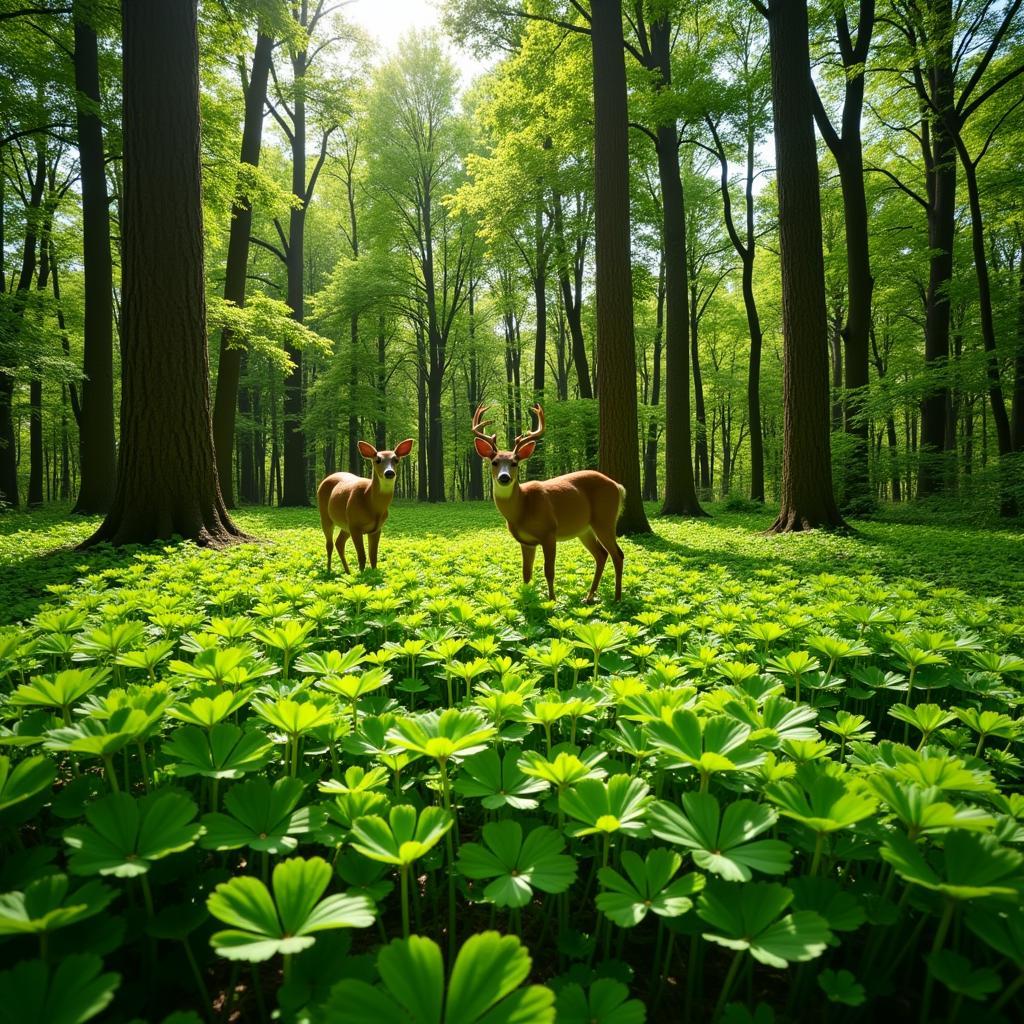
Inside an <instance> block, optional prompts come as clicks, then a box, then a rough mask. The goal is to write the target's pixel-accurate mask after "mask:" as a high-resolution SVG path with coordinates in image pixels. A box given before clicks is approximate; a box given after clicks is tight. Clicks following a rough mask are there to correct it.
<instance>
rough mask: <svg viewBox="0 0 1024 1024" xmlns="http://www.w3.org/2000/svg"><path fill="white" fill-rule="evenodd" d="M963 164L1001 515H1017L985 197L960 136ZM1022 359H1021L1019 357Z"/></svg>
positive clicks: (1011, 444)
mask: <svg viewBox="0 0 1024 1024" xmlns="http://www.w3.org/2000/svg"><path fill="white" fill-rule="evenodd" d="M956 142H957V149H958V151H959V154H960V162H961V164H962V165H963V168H964V178H965V179H966V182H967V196H968V199H969V201H970V207H971V242H972V245H973V247H974V271H975V274H976V276H977V278H978V307H979V310H980V312H981V338H982V343H983V344H984V346H985V354H986V356H987V358H986V360H985V374H986V377H987V378H988V397H989V402H990V403H991V406H992V421H993V422H994V423H995V426H996V443H997V444H998V446H999V463H1000V465H999V473H1000V491H1001V493H1000V496H999V511H1000V515H1003V516H1015V515H1016V514H1017V511H1018V508H1017V501H1016V500H1015V498H1014V491H1013V486H1012V483H1013V482H1012V479H1011V477H1012V472H1013V458H1012V456H1013V451H1014V446H1013V433H1012V428H1011V426H1010V418H1009V416H1008V415H1007V413H1006V402H1005V400H1004V399H1003V387H1002V383H1001V381H1000V358H999V353H998V351H997V348H996V325H995V318H994V317H993V315H992V285H991V283H990V281H989V275H988V253H987V252H986V251H985V225H984V222H983V221H982V217H981V197H980V195H979V193H978V176H977V170H976V165H975V164H974V163H972V162H971V158H970V156H969V155H968V153H967V149H966V147H965V146H964V144H963V141H962V139H960V137H959V136H957V138H956ZM1018 358H1020V357H1019V355H1018Z"/></svg>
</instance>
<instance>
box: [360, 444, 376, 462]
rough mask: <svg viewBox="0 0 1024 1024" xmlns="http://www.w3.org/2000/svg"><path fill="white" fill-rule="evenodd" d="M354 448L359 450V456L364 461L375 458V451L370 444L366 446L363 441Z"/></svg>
mask: <svg viewBox="0 0 1024 1024" xmlns="http://www.w3.org/2000/svg"><path fill="white" fill-rule="evenodd" d="M356 447H357V448H358V449H359V454H360V455H362V457H363V458H364V459H375V458H377V449H376V448H374V447H373V445H372V444H367V443H366V442H365V441H360V442H359V443H358V444H357V445H356Z"/></svg>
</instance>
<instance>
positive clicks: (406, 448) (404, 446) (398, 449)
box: [395, 437, 412, 459]
mask: <svg viewBox="0 0 1024 1024" xmlns="http://www.w3.org/2000/svg"><path fill="white" fill-rule="evenodd" d="M411 451H412V438H411V437H409V438H406V439H405V440H404V441H402V442H401V443H400V444H396V445H395V454H396V455H397V456H398V457H399V458H400V459H404V458H405V457H406V455H408V454H409V452H411Z"/></svg>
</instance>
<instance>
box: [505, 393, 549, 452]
mask: <svg viewBox="0 0 1024 1024" xmlns="http://www.w3.org/2000/svg"><path fill="white" fill-rule="evenodd" d="M533 414H534V415H535V416H536V417H537V429H536V430H528V431H527V432H526V433H525V434H520V435H519V436H518V437H517V438H516V443H515V444H514V445H513V446H512V447H513V449H514V450H515V451H519V446H520V445H522V444H525V443H526V442H527V441H539V440H540V439H541V438H542V437H543V436H544V410H543V409H542V408H541V407H540V402H538V403H537V404H536V405H535V406H533Z"/></svg>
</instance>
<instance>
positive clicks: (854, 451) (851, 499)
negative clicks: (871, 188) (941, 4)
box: [811, 0, 875, 508]
mask: <svg viewBox="0 0 1024 1024" xmlns="http://www.w3.org/2000/svg"><path fill="white" fill-rule="evenodd" d="M835 23H836V39H837V41H838V44H839V51H840V54H841V56H842V61H843V68H844V70H845V72H846V79H845V87H844V88H845V92H844V97H843V113H842V130H841V133H837V132H836V131H835V129H834V128H833V127H832V125H831V123H830V122H829V120H828V117H827V115H826V114H825V108H824V106H823V105H822V104H821V101H820V99H819V98H818V96H817V94H816V93H813V94H812V97H811V98H812V99H813V100H814V101H815V115H816V118H817V121H818V127H819V129H820V131H821V135H822V138H824V140H825V143H826V145H827V146H828V148H829V150H830V151H831V153H832V156H833V158H834V159H835V161H836V166H837V167H838V168H839V181H840V185H841V187H842V193H843V215H844V223H845V232H846V292H847V309H846V323H845V324H844V325H843V326H842V340H843V349H844V351H843V355H844V359H845V363H846V375H845V382H846V395H845V402H844V422H843V427H844V429H845V431H846V433H847V434H848V435H849V437H850V439H851V441H852V442H853V443H852V448H851V452H850V454H849V456H848V457H847V459H846V460H845V461H846V472H845V474H844V477H845V479H844V484H845V492H846V493H845V501H846V502H847V504H848V505H850V506H852V507H858V508H864V507H865V506H867V505H869V504H870V503H871V496H870V493H869V489H870V478H869V475H868V419H867V416H866V414H865V406H866V401H867V388H868V362H869V352H868V349H869V345H868V341H869V337H868V336H869V331H870V328H871V295H872V292H873V291H874V278H873V277H872V276H871V258H870V252H869V249H868V207H867V197H866V194H865V190H864V154H863V146H862V143H861V114H862V111H863V108H864V69H865V62H866V60H867V55H868V50H869V48H870V45H871V36H872V33H873V31H874V24H875V0H860V6H859V12H858V18H857V39H856V42H854V41H853V39H852V38H851V36H850V28H849V23H848V20H847V17H846V11H845V9H843V8H839V11H838V14H837V16H836V22H835Z"/></svg>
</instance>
